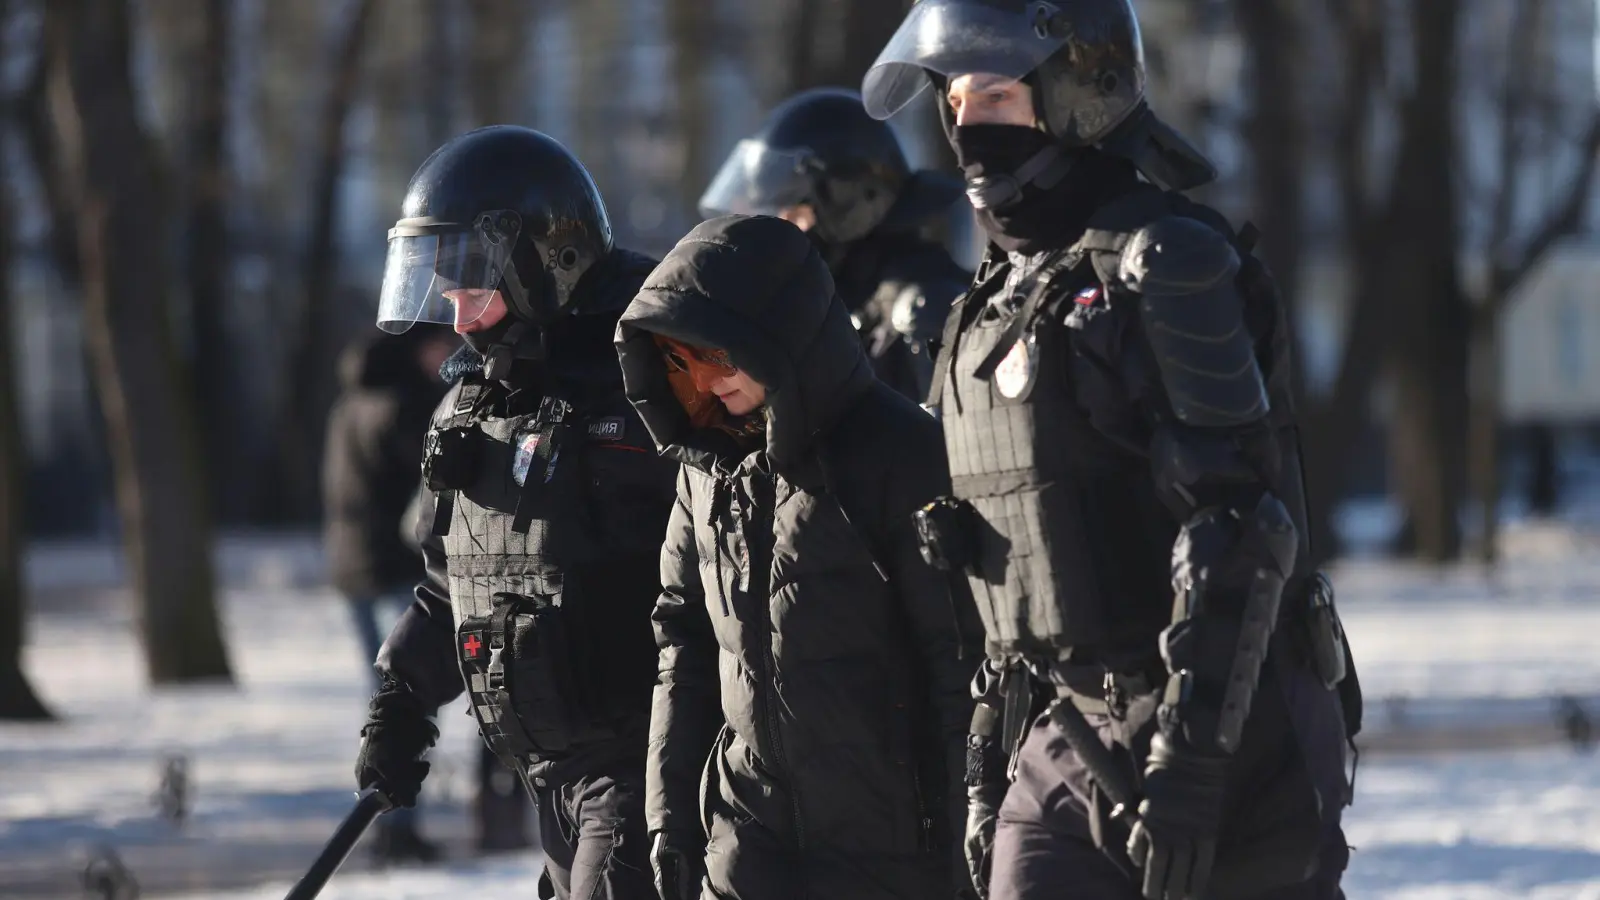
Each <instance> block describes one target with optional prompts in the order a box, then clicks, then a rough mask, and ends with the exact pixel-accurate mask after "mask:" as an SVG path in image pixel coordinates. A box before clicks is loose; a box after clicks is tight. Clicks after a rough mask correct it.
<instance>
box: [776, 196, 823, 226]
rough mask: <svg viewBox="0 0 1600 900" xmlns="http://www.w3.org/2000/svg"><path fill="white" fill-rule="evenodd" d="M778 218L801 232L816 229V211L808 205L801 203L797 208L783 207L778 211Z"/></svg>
mask: <svg viewBox="0 0 1600 900" xmlns="http://www.w3.org/2000/svg"><path fill="white" fill-rule="evenodd" d="M778 218H780V219H782V220H784V221H785V222H788V223H790V224H792V225H794V226H795V227H796V228H798V229H800V230H801V231H810V230H811V229H813V228H815V227H817V211H816V210H814V209H812V208H811V204H809V203H801V204H799V205H798V206H785V207H784V208H783V209H780V210H778Z"/></svg>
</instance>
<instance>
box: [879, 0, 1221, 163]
mask: <svg viewBox="0 0 1600 900" xmlns="http://www.w3.org/2000/svg"><path fill="white" fill-rule="evenodd" d="M980 73H981V74H990V75H999V76H1001V77H1004V78H1011V79H1017V80H1020V81H1023V82H1025V83H1026V84H1028V85H1029V87H1031V88H1032V89H1033V98H1034V111H1035V114H1036V115H1037V117H1038V121H1039V124H1041V125H1042V126H1043V127H1044V129H1045V130H1046V131H1048V132H1049V133H1050V134H1051V135H1053V136H1054V137H1055V138H1056V139H1057V140H1058V141H1059V142H1060V144H1061V145H1062V146H1065V147H1069V148H1077V147H1089V146H1098V147H1100V148H1101V149H1103V150H1105V151H1107V152H1109V153H1112V154H1114V155H1117V156H1121V157H1124V158H1126V159H1128V160H1129V161H1130V162H1132V163H1133V164H1134V165H1136V166H1138V167H1139V169H1140V171H1142V172H1143V173H1144V174H1145V176H1146V177H1148V178H1150V179H1151V180H1152V181H1156V182H1159V183H1161V184H1163V185H1165V186H1167V187H1169V188H1174V189H1178V190H1187V189H1190V188H1194V187H1199V186H1200V185H1202V184H1205V183H1207V182H1210V181H1212V180H1214V179H1215V178H1216V169H1215V167H1213V166H1212V165H1211V163H1210V161H1209V160H1207V159H1206V158H1205V156H1204V155H1203V154H1201V153H1200V151H1199V150H1197V149H1195V147H1194V146H1193V145H1191V144H1190V143H1189V142H1188V141H1186V140H1184V139H1183V137H1182V136H1181V135H1179V134H1178V133H1177V132H1176V131H1174V130H1173V129H1172V128H1171V127H1170V126H1168V125H1166V124H1165V123H1163V122H1162V121H1161V120H1159V119H1157V118H1156V117H1155V115H1154V114H1153V113H1152V112H1151V111H1150V108H1149V106H1148V105H1147V103H1146V101H1145V77H1146V76H1145V65H1144V42H1143V40H1142V38H1141V37H1140V34H1139V19H1138V17H1137V16H1136V15H1135V14H1134V11H1133V5H1132V2H1131V0H918V2H917V3H916V4H915V5H913V6H912V7H911V11H910V12H909V13H907V14H906V18H905V21H903V22H901V23H900V28H899V29H898V30H896V31H895V33H894V36H893V37H892V38H890V39H889V43H888V45H887V46H885V47H884V48H883V52H882V53H880V54H878V59H877V61H876V62H874V63H873V64H872V67H871V68H870V69H868V70H867V75H866V78H865V79H864V80H863V82H862V89H861V91H862V95H863V99H864V102H865V105H866V109H867V112H868V113H870V114H871V115H873V116H874V117H876V118H880V119H881V118H888V117H889V116H891V115H893V114H894V113H895V112H897V111H899V110H900V109H902V108H903V107H905V105H906V104H908V103H910V102H911V101H912V99H914V98H915V97H916V96H917V95H918V94H920V93H922V91H924V90H925V89H927V88H928V87H929V86H930V85H931V86H936V87H938V88H939V89H941V90H942V89H943V88H944V87H945V86H947V85H948V84H949V81H950V80H951V79H953V78H957V77H960V76H962V75H974V74H980ZM938 106H939V109H940V115H941V116H942V117H943V119H944V121H945V127H946V129H947V130H948V129H949V128H950V127H951V122H950V115H949V109H948V107H947V106H946V105H945V104H944V103H942V102H941V103H939V104H938Z"/></svg>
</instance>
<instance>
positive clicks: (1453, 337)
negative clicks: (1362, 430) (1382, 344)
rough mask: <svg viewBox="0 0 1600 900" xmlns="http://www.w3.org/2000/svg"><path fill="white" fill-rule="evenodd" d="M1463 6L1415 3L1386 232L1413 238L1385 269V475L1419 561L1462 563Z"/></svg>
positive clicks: (1429, 0)
mask: <svg viewBox="0 0 1600 900" xmlns="http://www.w3.org/2000/svg"><path fill="white" fill-rule="evenodd" d="M1460 9H1461V0H1413V5H1412V21H1411V23H1410V30H1411V32H1412V35H1411V37H1412V42H1413V46H1414V48H1415V68H1416V89H1415V90H1414V92H1413V93H1412V95H1411V96H1410V97H1408V98H1406V100H1405V101H1404V102H1403V103H1402V105H1401V110H1400V114H1401V115H1400V118H1401V126H1400V128H1401V139H1400V140H1401V146H1400V150H1399V154H1400V157H1399V166H1398V168H1397V170H1396V178H1395V184H1394V186H1393V187H1392V188H1391V194H1390V204H1389V216H1390V222H1391V227H1392V228H1393V231H1392V232H1391V233H1393V234H1396V235H1402V234H1403V235H1408V236H1409V240H1408V242H1407V243H1408V247H1407V251H1408V252H1405V253H1399V254H1394V259H1393V261H1392V265H1390V266H1388V267H1387V270H1388V272H1389V277H1390V280H1391V285H1392V288H1393V290H1394V292H1395V294H1394V297H1395V301H1396V303H1395V305H1396V309H1395V313H1396V315H1395V319H1394V324H1395V332H1394V335H1393V341H1392V343H1391V344H1390V353H1389V358H1388V366H1387V371H1388V374H1389V376H1390V377H1391V378H1392V379H1393V386H1394V391H1395V405H1394V415H1393V417H1392V418H1391V420H1390V422H1389V447H1390V471H1391V473H1392V474H1393V476H1394V478H1395V488H1396V493H1397V494H1398V496H1399V498H1400V500H1401V502H1402V504H1403V506H1404V508H1405V510H1406V514H1407V518H1408V521H1409V523H1410V526H1411V536H1412V537H1413V538H1414V541H1415V546H1414V547H1413V548H1410V549H1412V550H1414V553H1415V555H1416V556H1418V557H1420V558H1421V559H1425V560H1429V561H1434V562H1444V561H1448V560H1452V559H1455V558H1457V557H1458V556H1459V555H1460V553H1461V526H1460V521H1459V518H1458V516H1459V504H1458V499H1459V497H1460V494H1461V490H1460V488H1461V482H1462V481H1464V475H1465V458H1464V447H1465V443H1466V409H1465V394H1466V392H1465V390H1464V388H1465V386H1466V383H1467V358H1466V357H1467V338H1466V332H1467V325H1466V320H1467V317H1468V314H1469V312H1468V309H1467V306H1466V302H1465V296H1464V294H1463V291H1462V288H1461V285H1460V283H1459V278H1458V275H1457V272H1456V255H1457V248H1458V235H1459V226H1458V213H1457V207H1458V201H1457V197H1456V186H1455V182H1454V177H1453V176H1454V171H1455V166H1454V161H1455V155H1456V137H1455V117H1454V109H1455V103H1456V77H1455V66H1456V48H1457V46H1458V43H1459V34H1458V32H1459V28H1458V23H1459V19H1460Z"/></svg>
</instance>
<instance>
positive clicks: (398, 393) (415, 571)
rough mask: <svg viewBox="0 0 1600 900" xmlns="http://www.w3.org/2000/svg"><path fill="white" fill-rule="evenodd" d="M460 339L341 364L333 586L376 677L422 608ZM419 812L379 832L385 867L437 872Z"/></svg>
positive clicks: (367, 339) (367, 351)
mask: <svg viewBox="0 0 1600 900" xmlns="http://www.w3.org/2000/svg"><path fill="white" fill-rule="evenodd" d="M460 343H461V341H460V339H459V338H458V337H457V336H456V335H455V333H454V332H452V331H450V330H449V329H445V328H428V327H424V328H414V329H412V330H410V331H407V332H406V333H404V334H387V333H382V332H380V333H378V334H376V335H363V336H362V337H360V338H358V339H357V340H355V341H353V342H351V343H350V344H349V346H347V347H346V348H345V350H344V352H343V354H341V356H340V359H339V377H340V385H341V391H340V393H339V397H338V399H337V400H335V401H334V404H333V409H332V411H330V413H329V414H328V428H327V449H326V452H324V454H323V458H322V495H323V503H324V506H325V509H324V513H323V546H324V549H325V552H326V554H327V561H328V579H329V581H330V583H331V584H332V585H333V588H334V590H336V591H338V592H339V593H340V594H342V595H343V596H344V599H345V603H346V604H348V606H349V608H350V614H351V621H352V622H353V623H354V625H355V631H356V638H357V642H358V644H359V646H360V650H361V664H362V666H363V667H364V668H365V669H366V670H367V673H368V676H369V677H370V679H371V682H372V689H373V690H377V688H378V683H379V679H378V673H377V670H376V669H374V668H372V664H373V661H374V660H376V659H377V657H378V648H379V647H380V646H382V645H383V636H384V635H387V634H388V633H389V630H390V629H391V628H393V627H394V623H395V620H396V619H398V618H399V616H400V613H401V612H403V611H404V610H405V608H406V607H407V606H409V605H410V604H411V601H412V597H413V594H412V591H413V589H414V588H415V587H416V583H417V581H418V579H419V578H420V577H421V575H422V557H421V555H420V554H419V553H418V552H417V550H415V549H413V548H412V547H411V546H408V541H407V540H406V534H405V533H404V532H405V528H404V525H405V518H406V512H407V506H408V504H409V503H410V501H411V498H412V496H413V494H414V493H415V492H416V487H417V484H418V479H419V478H420V473H421V471H422V439H423V435H424V434H426V433H427V430H428V422H429V419H430V418H431V417H432V415H433V409H434V407H435V406H437V405H438V403H439V399H440V398H441V397H443V396H444V392H445V385H444V382H443V381H442V380H440V378H439V367H440V366H441V365H442V364H443V363H444V361H445V360H446V359H448V358H449V356H450V354H451V353H453V352H455V349H456V347H458V346H459V345H460ZM416 819H417V817H416V810H415V809H400V810H395V811H394V812H393V813H392V814H391V815H387V816H384V817H383V818H382V819H381V820H379V823H378V830H377V840H376V843H375V844H374V846H373V853H374V855H375V856H376V857H377V858H378V859H380V860H386V861H398V860H408V859H411V860H418V861H421V862H431V861H433V860H435V859H437V858H438V857H439V848H438V846H437V845H435V844H433V843H431V842H429V841H427V840H425V839H424V838H423V837H422V836H421V835H420V834H419V833H418V831H417V821H416Z"/></svg>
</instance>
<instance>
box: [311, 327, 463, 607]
mask: <svg viewBox="0 0 1600 900" xmlns="http://www.w3.org/2000/svg"><path fill="white" fill-rule="evenodd" d="M428 331H429V329H427V328H413V329H411V330H410V331H407V332H406V333H405V334H381V333H380V334H378V335H375V336H371V337H367V336H363V338H362V339H360V340H358V341H356V342H354V343H352V344H351V345H350V346H349V347H346V348H345V350H344V352H343V353H342V354H341V355H340V358H339V380H340V393H339V399H338V400H336V401H335V402H334V405H333V409H332V411H331V412H329V414H328V434H327V443H326V444H325V447H324V450H323V456H322V499H323V547H324V551H325V554H326V556H327V560H328V578H329V581H330V582H331V583H332V584H333V586H334V588H335V589H337V590H338V591H340V592H341V593H343V594H346V595H348V596H352V597H371V596H375V595H377V594H380V593H383V592H386V591H394V590H397V589H405V588H409V587H410V586H411V585H412V584H414V583H416V580H417V576H418V575H419V574H421V572H422V558H421V557H420V556H418V555H417V553H416V551H414V550H412V549H411V548H410V547H408V546H407V545H406V543H405V541H404V539H403V537H402V534H401V519H402V518H403V517H404V514H405V509H406V504H407V502H408V501H409V500H410V499H411V495H412V494H413V493H414V492H415V491H416V489H417V485H418V481H419V478H420V475H419V474H418V473H419V471H420V467H421V465H422V436H423V434H425V433H426V432H427V430H428V420H429V419H430V418H431V417H432V416H433V408H434V406H436V405H437V404H438V402H439V398H440V397H443V396H444V392H445V384H444V382H443V381H441V380H439V379H438V378H430V377H429V375H428V373H427V372H425V371H424V370H423V368H422V363H421V359H420V357H419V356H418V351H419V349H420V345H421V344H422V342H423V341H425V340H429V339H432V338H433V337H434V336H433V335H430V334H429V333H428Z"/></svg>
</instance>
